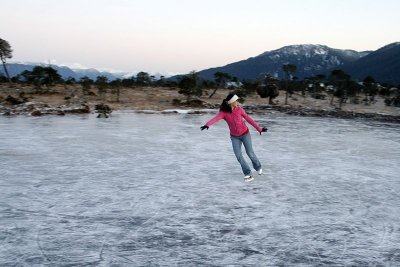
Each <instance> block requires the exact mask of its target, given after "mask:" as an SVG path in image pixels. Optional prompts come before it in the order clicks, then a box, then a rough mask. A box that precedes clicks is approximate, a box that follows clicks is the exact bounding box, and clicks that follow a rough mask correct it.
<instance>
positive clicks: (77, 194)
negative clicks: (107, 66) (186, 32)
mask: <svg viewBox="0 0 400 267" xmlns="http://www.w3.org/2000/svg"><path fill="white" fill-rule="evenodd" d="M210 117H211V115H190V114H169V115H162V114H131V113H119V114H118V113H115V114H114V113H113V116H112V117H111V118H109V119H96V118H95V115H89V116H87V115H85V116H77V117H75V116H67V117H61V118H60V117H40V118H32V117H17V118H12V119H8V118H4V117H3V118H0V128H1V131H0V169H1V178H0V191H1V194H0V265H1V266H14V265H18V264H19V265H27V266H41V265H46V266H58V265H75V264H77V265H93V266H111V265H116V266H118V265H126V266H129V265H134V266H146V265H165V266H170V265H180V266H188V265H217V266H220V265H258V266H259V265H264V266H265V265H267V266H277V265H296V266H310V265H335V266H345V265H347V266H369V265H383V266H396V265H399V264H400V249H399V248H398V244H399V242H400V228H399V227H398V222H399V221H400V208H399V207H398V206H399V205H398V200H399V199H400V180H399V176H398V174H399V173H400V164H399V163H400V139H399V136H400V127H399V126H398V125H394V124H381V123H374V122H366V121H355V120H336V119H317V118H299V117H287V116H282V117H280V116H274V117H270V116H261V115H253V117H254V118H255V119H256V120H257V121H259V122H260V123H261V124H266V125H268V126H269V129H270V132H269V133H268V134H267V135H263V136H259V135H258V134H256V132H252V137H253V145H254V149H255V151H256V153H257V155H258V156H259V158H260V160H262V162H263V169H264V170H265V174H264V175H262V176H256V180H254V181H253V182H251V183H244V182H243V178H242V174H241V170H240V166H239V164H238V163H237V162H236V159H235V157H234V155H233V153H232V151H231V144H230V141H229V136H228V130H227V127H226V125H224V122H220V123H218V124H217V125H215V126H214V127H213V128H212V129H210V130H209V131H203V132H200V130H199V127H200V126H201V125H202V124H203V123H204V122H205V121H206V120H207V119H209V118H210Z"/></svg>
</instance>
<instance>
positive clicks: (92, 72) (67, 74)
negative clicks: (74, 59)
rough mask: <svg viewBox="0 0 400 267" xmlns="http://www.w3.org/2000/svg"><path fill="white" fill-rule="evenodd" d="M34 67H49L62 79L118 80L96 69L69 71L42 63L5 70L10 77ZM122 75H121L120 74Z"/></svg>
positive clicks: (13, 64)
mask: <svg viewBox="0 0 400 267" xmlns="http://www.w3.org/2000/svg"><path fill="white" fill-rule="evenodd" d="M35 66H42V67H48V66H51V67H52V68H53V69H55V70H56V71H57V72H58V74H60V75H61V77H62V78H63V79H68V78H74V79H76V80H79V79H80V78H82V77H84V76H87V77H89V78H90V79H92V80H96V79H97V77H98V76H105V77H107V78H108V80H109V81H112V80H115V79H117V78H120V76H119V75H118V74H113V73H110V72H105V71H98V70H96V69H71V68H69V67H66V66H58V65H54V64H50V65H49V64H44V63H7V70H8V73H9V74H10V76H11V77H14V76H17V75H18V74H21V73H22V72H23V71H25V70H28V71H32V70H33V68H34V67H35ZM0 75H4V74H3V70H2V68H1V69H0ZM121 75H122V74H121Z"/></svg>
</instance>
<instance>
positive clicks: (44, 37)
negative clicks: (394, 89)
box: [0, 0, 400, 75]
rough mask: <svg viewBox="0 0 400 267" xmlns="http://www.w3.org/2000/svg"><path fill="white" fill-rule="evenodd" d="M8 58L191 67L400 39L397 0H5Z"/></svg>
mask: <svg viewBox="0 0 400 267" xmlns="http://www.w3.org/2000/svg"><path fill="white" fill-rule="evenodd" d="M0 7H1V9H0V38H2V39H4V40H7V41H8V42H9V43H10V45H11V47H12V49H13V58H12V59H11V60H9V61H10V62H42V63H49V62H50V63H53V64H57V65H66V66H69V67H74V68H96V69H99V70H109V71H125V72H139V71H145V72H149V73H153V74H154V73H159V74H162V75H173V74H178V73H180V74H185V73H189V72H190V71H200V70H203V69H207V68H211V67H219V66H224V65H226V64H229V63H233V62H237V61H240V60H244V59H247V58H249V57H254V56H257V55H259V54H262V53H263V52H266V51H271V50H276V49H279V48H281V47H283V46H287V45H294V44H322V45H327V46H329V47H332V48H338V49H353V50H356V51H365V50H376V49H379V48H380V47H382V46H385V45H387V44H389V43H393V42H398V41H400V27H399V26H398V25H399V20H398V17H399V13H400V1H398V0H379V1H377V0H240V1H239V0H201V1H200V0H198V1H191V0H164V1H163V0H108V1H107V0H12V1H9V0H0Z"/></svg>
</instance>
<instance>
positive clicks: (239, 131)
mask: <svg viewBox="0 0 400 267" xmlns="http://www.w3.org/2000/svg"><path fill="white" fill-rule="evenodd" d="M243 118H244V119H245V120H246V121H247V122H248V123H250V124H251V125H253V127H254V128H255V129H256V130H257V131H258V132H259V133H261V131H262V128H261V127H260V126H259V125H258V124H257V123H256V122H255V121H254V120H253V119H252V118H251V117H250V116H249V115H247V113H246V111H244V109H243V108H241V107H236V108H234V109H233V110H232V113H230V112H225V111H220V112H219V113H218V114H217V116H215V117H214V118H212V119H211V120H209V121H208V122H207V123H206V125H207V126H208V127H210V126H211V125H213V124H214V123H216V122H217V121H219V120H221V119H224V120H225V121H226V123H227V124H228V126H229V130H230V132H231V136H242V135H244V134H246V133H247V132H248V131H249V128H247V126H246V124H245V123H244V121H243Z"/></svg>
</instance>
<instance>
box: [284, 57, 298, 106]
mask: <svg viewBox="0 0 400 267" xmlns="http://www.w3.org/2000/svg"><path fill="white" fill-rule="evenodd" d="M282 70H283V71H284V72H285V74H286V96H285V105H287V103H288V95H289V81H291V80H292V76H293V74H294V73H295V72H296V70H297V66H296V65H293V64H284V65H283V66H282Z"/></svg>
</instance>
